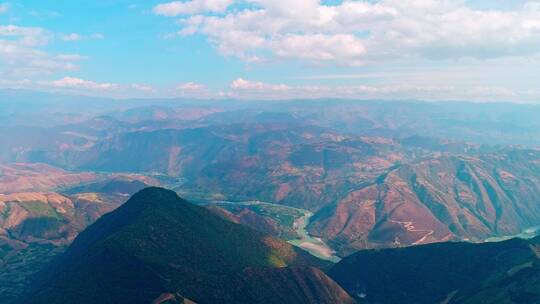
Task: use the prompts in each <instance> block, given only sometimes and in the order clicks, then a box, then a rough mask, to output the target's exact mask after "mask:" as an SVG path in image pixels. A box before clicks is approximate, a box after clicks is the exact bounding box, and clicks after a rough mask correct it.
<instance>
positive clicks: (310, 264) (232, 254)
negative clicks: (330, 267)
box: [20, 188, 354, 304]
mask: <svg viewBox="0 0 540 304" xmlns="http://www.w3.org/2000/svg"><path fill="white" fill-rule="evenodd" d="M317 266H318V267H321V266H326V263H325V262H323V261H320V260H318V259H316V258H314V257H312V256H311V255H309V254H307V253H305V252H303V251H301V250H299V249H297V248H295V247H293V246H291V245H290V244H288V243H286V242H283V241H281V240H278V239H275V238H273V237H270V236H267V235H264V234H262V233H259V232H256V231H254V230H251V229H249V228H247V227H244V226H241V225H238V224H234V223H232V222H228V221H226V220H224V219H222V218H221V217H219V216H217V215H215V214H213V213H212V212H210V211H208V210H206V209H204V208H202V207H198V206H195V205H192V204H190V203H188V202H186V201H184V200H182V199H180V198H179V197H178V196H177V195H176V193H174V192H172V191H169V190H164V189H161V188H147V189H144V190H142V191H140V192H139V193H137V194H135V195H134V196H133V197H132V198H131V199H130V200H129V201H128V202H127V203H125V204H124V205H123V206H122V207H120V208H118V209H117V210H115V211H113V212H111V213H109V214H107V215H105V216H103V217H102V218H100V219H99V220H98V221H97V222H96V223H94V224H93V225H91V226H90V227H88V228H87V229H86V230H85V231H83V232H82V233H81V234H80V235H79V236H78V237H77V238H76V239H75V241H74V242H73V244H72V245H71V246H70V247H69V249H68V250H67V251H66V252H65V253H64V254H63V255H62V256H60V257H59V258H58V259H57V260H56V261H55V262H53V263H52V264H51V265H50V266H49V268H48V269H46V270H45V271H44V272H43V273H42V274H41V275H40V277H39V278H37V280H36V283H35V284H34V286H33V288H32V289H31V291H30V292H29V293H28V295H26V296H25V297H24V298H23V299H21V301H20V302H21V303H51V304H52V303H190V302H196V303H354V300H352V298H351V297H349V295H348V294H347V293H346V292H345V291H344V290H343V289H341V287H339V286H338V285H337V284H336V283H335V282H334V281H333V280H332V279H330V278H329V277H327V276H326V275H325V274H324V273H323V272H322V271H321V270H319V269H318V268H315V267H317Z"/></svg>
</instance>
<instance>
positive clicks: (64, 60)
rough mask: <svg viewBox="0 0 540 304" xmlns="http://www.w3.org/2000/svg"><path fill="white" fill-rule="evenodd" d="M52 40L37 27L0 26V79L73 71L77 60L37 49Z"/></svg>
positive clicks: (46, 32)
mask: <svg viewBox="0 0 540 304" xmlns="http://www.w3.org/2000/svg"><path fill="white" fill-rule="evenodd" d="M53 36H54V35H53V34H52V33H50V32H49V31H46V30H44V29H42V28H39V27H22V26H16V25H0V63H2V65H3V68H2V69H1V70H0V77H3V78H12V79H20V78H28V77H31V76H36V75H43V74H50V73H53V72H55V71H71V70H75V69H77V68H78V66H77V64H76V61H79V60H80V59H81V58H75V55H70V57H65V56H63V55H59V56H54V55H50V54H49V53H47V52H46V51H43V50H42V49H41V48H42V47H44V46H46V45H48V44H49V42H50V41H51V39H52V37H53Z"/></svg>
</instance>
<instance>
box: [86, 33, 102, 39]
mask: <svg viewBox="0 0 540 304" xmlns="http://www.w3.org/2000/svg"><path fill="white" fill-rule="evenodd" d="M89 37H90V39H95V40H101V39H105V35H103V34H102V33H93V34H92V35H90V36H89Z"/></svg>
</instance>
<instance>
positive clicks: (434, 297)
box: [329, 237, 540, 304]
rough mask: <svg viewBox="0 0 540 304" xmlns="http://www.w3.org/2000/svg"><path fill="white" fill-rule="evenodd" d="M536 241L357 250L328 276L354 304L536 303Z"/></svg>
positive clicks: (539, 295) (539, 267)
mask: <svg viewBox="0 0 540 304" xmlns="http://www.w3.org/2000/svg"><path fill="white" fill-rule="evenodd" d="M539 249H540V237H537V238H536V239H531V240H523V239H511V240H508V241H504V242H494V243H482V244H472V243H438V244H429V245H422V246H413V247H407V248H395V249H381V250H373V249H372V250H365V251H359V252H357V253H355V254H353V255H351V256H349V257H347V258H345V259H343V260H342V261H341V262H339V263H338V264H336V265H335V266H334V267H333V268H332V269H331V270H330V271H329V275H330V277H332V278H333V279H334V280H336V282H338V283H339V284H340V285H341V286H342V287H343V288H344V289H345V290H347V291H348V292H349V293H350V294H351V295H352V296H354V297H356V298H357V299H358V300H359V302H360V303H381V304H383V303H425V304H428V303H429V304H432V303H446V304H450V303H485V304H488V303H522V304H525V303H527V304H533V303H540V259H539V252H540V251H539Z"/></svg>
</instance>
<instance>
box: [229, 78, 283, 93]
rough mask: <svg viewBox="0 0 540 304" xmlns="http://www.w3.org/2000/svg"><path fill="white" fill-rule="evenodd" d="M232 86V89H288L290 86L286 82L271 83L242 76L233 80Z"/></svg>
mask: <svg viewBox="0 0 540 304" xmlns="http://www.w3.org/2000/svg"><path fill="white" fill-rule="evenodd" d="M230 88H231V89H232V90H242V91H252V92H256V91H274V92H276V91H288V90H290V87H289V86H288V85H285V84H269V83H264V82H260V81H249V80H245V79H242V78H237V79H235V80H234V81H233V82H231V85H230Z"/></svg>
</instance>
